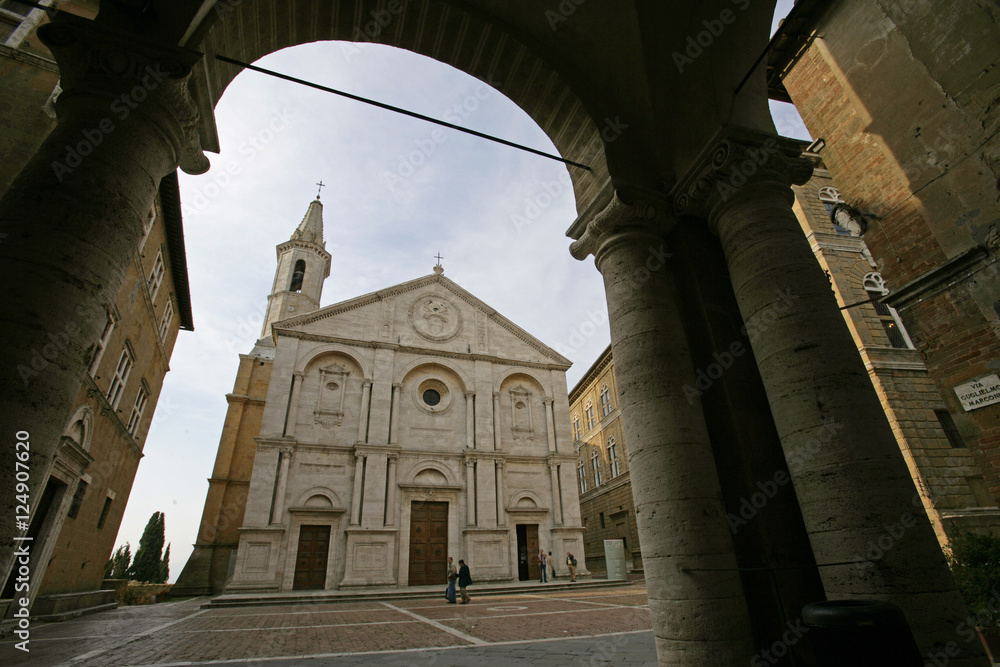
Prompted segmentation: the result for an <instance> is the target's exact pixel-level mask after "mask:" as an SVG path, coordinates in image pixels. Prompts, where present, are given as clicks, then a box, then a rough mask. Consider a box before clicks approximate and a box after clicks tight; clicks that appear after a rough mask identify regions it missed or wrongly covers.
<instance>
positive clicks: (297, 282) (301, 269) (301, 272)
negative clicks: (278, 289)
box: [288, 259, 306, 292]
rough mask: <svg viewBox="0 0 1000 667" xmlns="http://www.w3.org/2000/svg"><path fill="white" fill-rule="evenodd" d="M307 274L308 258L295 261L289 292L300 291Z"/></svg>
mask: <svg viewBox="0 0 1000 667" xmlns="http://www.w3.org/2000/svg"><path fill="white" fill-rule="evenodd" d="M305 275H306V260H304V259H300V260H299V261H297V262H295V269H294V270H293V271H292V284H291V286H290V287H289V288H288V291H289V292H298V291H300V290H301V289H302V279H303V278H304V277H305Z"/></svg>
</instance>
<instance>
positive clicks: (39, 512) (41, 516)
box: [3, 477, 66, 612]
mask: <svg viewBox="0 0 1000 667" xmlns="http://www.w3.org/2000/svg"><path fill="white" fill-rule="evenodd" d="M64 493H66V485H65V484H64V483H63V482H62V481H61V480H58V479H56V478H55V477H49V481H48V482H46V483H45V490H44V491H42V498H41V500H39V502H38V509H36V510H35V516H33V517H32V518H31V523H30V524H29V525H28V532H27V533H26V535H25V537H30V538H31V539H30V540H26V541H24V542H23V543H22V544H26V545H29V550H30V553H31V565H30V567H31V571H32V572H35V571H36V569H37V568H36V566H37V561H36V560H35V558H36V555H37V554H40V553H41V552H42V549H43V548H44V546H45V542H46V541H47V540H48V539H49V538H50V537H53V538H54V537H58V534H56V535H50V534H49V533H50V532H51V528H52V524H53V519H54V517H53V513H54V512H55V511H56V510H57V509H59V505H60V504H61V503H62V499H63V494H64ZM15 548H16V547H15ZM17 569H18V562H17V559H16V558H15V559H14V563H13V565H12V566H11V571H10V573H9V574H8V576H7V583H6V584H4V587H3V599H4V600H10V599H12V598H13V597H14V593H15V591H14V584H15V581H16V579H17ZM41 583H42V582H40V581H39V582H34V581H32V582H31V584H32V585H34V586H38V585H41ZM13 610H14V606H13V605H11V612H13Z"/></svg>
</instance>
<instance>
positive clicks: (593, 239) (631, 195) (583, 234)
mask: <svg viewBox="0 0 1000 667" xmlns="http://www.w3.org/2000/svg"><path fill="white" fill-rule="evenodd" d="M673 225H674V218H673V216H672V215H671V213H670V204H669V200H668V199H667V197H666V196H665V195H664V194H663V193H660V192H653V191H649V190H646V189H644V188H638V187H632V186H623V187H619V186H616V185H614V184H612V183H611V182H610V181H609V182H608V183H607V184H606V185H605V186H604V188H603V189H602V190H601V192H600V193H599V194H598V195H597V197H595V198H594V200H593V201H592V202H591V203H590V205H589V206H588V207H587V209H586V210H585V211H584V212H583V213H582V214H581V215H580V216H579V217H578V218H577V219H576V221H574V222H573V225H572V226H571V227H570V228H569V230H568V231H567V232H566V235H567V236H569V237H570V238H573V239H576V240H575V241H573V243H571V244H570V246H569V252H570V254H571V255H573V257H574V258H576V259H579V260H584V259H586V258H587V257H588V256H589V255H594V256H595V257H596V256H598V255H599V254H600V252H601V251H603V250H605V249H606V248H607V246H608V245H609V244H611V243H612V242H615V241H616V240H620V239H621V238H622V237H630V236H636V237H639V238H645V237H650V238H653V239H660V238H661V237H662V236H663V235H664V234H666V233H667V232H669V231H670V229H671V228H672V227H673Z"/></svg>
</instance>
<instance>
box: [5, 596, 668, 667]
mask: <svg viewBox="0 0 1000 667" xmlns="http://www.w3.org/2000/svg"><path fill="white" fill-rule="evenodd" d="M472 593H473V600H472V603H471V604H469V605H450V604H446V603H445V601H444V600H436V599H407V600H391V601H388V600H387V601H364V602H343V603H339V602H333V603H326V604H307V605H275V606H253V607H237V608H222V609H218V608H217V609H205V610H203V609H200V606H201V604H203V603H205V602H206V601H207V599H206V598H199V599H196V600H188V601H182V602H176V603H171V604H165V605H156V606H152V607H122V608H119V609H117V610H114V611H111V612H104V613H101V614H95V615H93V616H86V617H83V618H80V619H75V620H72V621H67V622H65V623H55V624H36V625H35V626H33V628H32V638H31V644H30V647H31V649H32V650H31V653H30V654H25V653H23V652H21V651H17V650H14V647H13V643H14V642H13V641H12V640H5V641H2V642H0V664H3V665H11V666H15V665H31V666H32V667H36V666H37V667H50V666H53V665H59V666H60V667H61V666H62V665H74V666H79V667H110V666H115V667H118V666H120V667H138V666H154V665H160V666H167V665H179V664H185V665H198V664H205V663H210V662H213V661H214V664H219V662H220V661H240V664H244V665H290V664H296V665H297V664H308V665H309V666H310V667H322V666H323V665H364V664H398V665H403V664H406V665H473V664H489V663H491V662H493V663H495V664H503V665H508V664H525V665H531V664H539V665H541V664H544V665H563V664H565V665H584V664H586V665H591V664H593V665H603V664H644V662H647V661H651V662H649V664H655V657H656V656H655V648H653V641H652V633H651V632H650V628H651V627H652V626H651V622H650V616H649V610H648V608H647V607H646V595H645V588H643V587H642V585H641V584H640V585H639V586H626V587H621V588H618V587H616V588H611V589H601V590H593V591H585V590H580V591H572V590H570V591H551V592H546V591H544V589H540V590H539V591H537V592H533V593H512V594H490V595H479V596H477V595H475V592H474V591H472ZM289 658H295V659H294V660H289ZM279 659H280V660H279Z"/></svg>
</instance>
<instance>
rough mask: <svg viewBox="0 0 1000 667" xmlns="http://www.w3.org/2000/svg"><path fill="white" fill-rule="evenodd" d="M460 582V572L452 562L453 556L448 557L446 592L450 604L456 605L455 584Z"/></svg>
mask: <svg viewBox="0 0 1000 667" xmlns="http://www.w3.org/2000/svg"><path fill="white" fill-rule="evenodd" d="M457 580H458V570H456V569H455V563H454V562H453V561H452V559H451V556H448V589H447V590H446V591H445V592H444V596H445V598H447V599H448V604H455V582H456V581H457Z"/></svg>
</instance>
